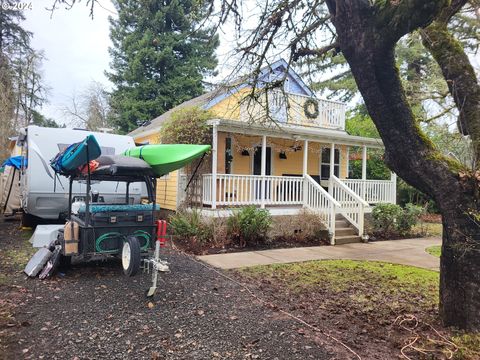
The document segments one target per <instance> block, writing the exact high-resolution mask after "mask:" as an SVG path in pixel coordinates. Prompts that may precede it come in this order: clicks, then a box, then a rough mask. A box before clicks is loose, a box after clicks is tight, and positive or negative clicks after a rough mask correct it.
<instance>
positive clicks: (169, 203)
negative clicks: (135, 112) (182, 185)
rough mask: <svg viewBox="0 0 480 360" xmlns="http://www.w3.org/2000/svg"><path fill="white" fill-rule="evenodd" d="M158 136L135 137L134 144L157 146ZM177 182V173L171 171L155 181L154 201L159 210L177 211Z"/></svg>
mask: <svg viewBox="0 0 480 360" xmlns="http://www.w3.org/2000/svg"><path fill="white" fill-rule="evenodd" d="M159 140H160V134H159V133H154V134H151V135H148V136H142V137H135V142H137V143H142V142H148V143H149V144H158V142H159ZM177 180H178V171H173V172H171V173H170V174H168V175H167V176H164V177H161V178H160V179H158V180H157V194H156V201H157V204H158V205H159V206H160V208H161V209H167V210H176V209H177Z"/></svg>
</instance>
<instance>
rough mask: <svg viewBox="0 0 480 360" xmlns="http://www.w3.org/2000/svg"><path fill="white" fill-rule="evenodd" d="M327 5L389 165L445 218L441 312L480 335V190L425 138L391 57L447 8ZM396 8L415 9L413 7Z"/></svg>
mask: <svg viewBox="0 0 480 360" xmlns="http://www.w3.org/2000/svg"><path fill="white" fill-rule="evenodd" d="M327 4H328V6H329V9H330V13H331V15H332V21H333V23H334V25H335V27H336V30H337V35H338V38H337V42H338V43H339V44H340V48H341V50H342V52H343V54H344V56H345V58H346V59H347V61H348V63H349V65H350V68H351V70H352V73H353V76H354V77H355V80H356V83H357V85H358V88H359V90H360V92H361V94H362V96H363V99H364V101H365V105H366V106H367V109H368V111H369V114H370V116H371V117H372V119H373V121H374V123H375V125H376V127H377V128H378V130H379V133H380V136H381V138H382V140H383V142H384V144H385V155H386V158H385V160H386V162H387V164H388V165H389V167H390V168H391V169H392V170H394V171H395V172H396V173H397V174H398V175H400V176H401V177H402V178H403V179H404V180H405V181H407V182H408V183H409V184H410V185H412V186H414V187H416V188H417V189H419V190H421V191H422V192H424V193H426V194H429V195H430V196H432V197H433V198H434V199H435V200H436V202H437V204H438V206H439V208H440V210H441V213H442V215H443V224H444V236H443V254H442V258H441V286H440V289H441V291H440V298H441V299H440V308H441V310H440V313H441V315H442V318H443V320H444V323H445V325H455V326H458V327H460V328H464V329H470V330H480V316H479V313H480V226H479V223H480V216H479V215H478V214H479V205H478V201H479V198H478V186H479V183H478V180H477V179H476V177H475V176H474V175H473V174H468V173H465V172H464V170H463V169H461V167H460V166H459V165H458V164H457V163H456V162H454V161H451V160H449V159H447V158H445V157H444V156H442V155H441V154H440V152H439V151H437V150H436V149H435V148H434V146H433V144H432V143H431V142H430V141H429V140H428V139H427V138H426V137H425V136H424V135H423V134H422V132H421V130H420V128H419V126H418V124H417V121H416V119H415V117H414V115H413V113H412V110H411V108H410V106H409V104H408V101H407V99H406V96H405V92H404V89H403V87H402V85H401V80H400V77H399V75H398V70H397V68H396V64H395V56H394V47H395V43H396V42H397V41H398V39H399V38H400V37H401V36H402V35H403V34H405V33H408V32H409V31H411V30H413V29H414V28H416V27H418V26H426V25H428V24H429V22H430V21H431V19H432V18H433V16H434V15H435V14H436V13H438V11H439V10H440V9H441V7H442V6H443V5H442V4H441V1H433V0H432V1H430V2H428V1H424V0H418V4H417V5H418V11H415V12H414V13H413V15H412V13H408V12H402V11H404V10H405V9H397V8H395V7H394V5H385V7H386V9H385V12H384V13H382V12H381V11H378V8H377V9H373V8H372V6H373V5H371V3H370V2H367V1H360V0H337V1H335V0H327ZM387 4H388V2H387ZM396 4H403V5H408V6H411V7H413V8H415V0H410V1H408V0H404V1H403V2H397V3H396ZM400 6H401V5H400ZM435 6H438V8H435ZM396 10H401V11H399V12H396ZM429 19H430V21H429ZM405 24H408V25H405Z"/></svg>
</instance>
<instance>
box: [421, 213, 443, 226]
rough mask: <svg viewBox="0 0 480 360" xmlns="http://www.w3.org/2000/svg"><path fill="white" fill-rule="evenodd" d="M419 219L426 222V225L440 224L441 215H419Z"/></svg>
mask: <svg viewBox="0 0 480 360" xmlns="http://www.w3.org/2000/svg"><path fill="white" fill-rule="evenodd" d="M420 219H421V220H422V221H423V222H427V223H435V224H441V223H442V215H440V214H423V215H420Z"/></svg>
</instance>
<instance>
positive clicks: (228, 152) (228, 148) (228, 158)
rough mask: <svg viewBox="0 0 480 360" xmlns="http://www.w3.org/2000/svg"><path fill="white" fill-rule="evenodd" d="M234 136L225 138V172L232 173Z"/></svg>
mask: <svg viewBox="0 0 480 360" xmlns="http://www.w3.org/2000/svg"><path fill="white" fill-rule="evenodd" d="M232 161H233V154H232V138H229V137H227V138H226V139H225V174H231V173H232Z"/></svg>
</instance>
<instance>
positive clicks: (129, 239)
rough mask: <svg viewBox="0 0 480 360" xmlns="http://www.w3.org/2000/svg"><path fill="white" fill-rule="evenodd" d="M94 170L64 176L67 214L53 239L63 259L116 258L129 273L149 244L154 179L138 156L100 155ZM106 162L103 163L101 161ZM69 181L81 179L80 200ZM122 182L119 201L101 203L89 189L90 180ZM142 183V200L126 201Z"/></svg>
mask: <svg viewBox="0 0 480 360" xmlns="http://www.w3.org/2000/svg"><path fill="white" fill-rule="evenodd" d="M97 161H98V163H99V164H100V165H99V168H98V169H97V170H95V171H90V170H89V169H88V171H87V173H84V172H76V173H74V174H72V175H69V176H68V184H69V190H68V216H67V222H66V224H65V227H64V229H63V230H60V232H59V235H58V242H59V244H60V245H61V246H62V254H63V256H64V261H66V262H69V260H70V259H71V256H72V255H80V256H82V257H83V259H90V258H95V257H111V256H114V257H119V258H121V260H122V267H123V271H124V273H125V274H126V275H128V276H133V275H135V274H136V273H137V272H138V270H139V268H140V264H141V261H142V258H145V257H147V256H148V254H149V253H151V250H152V249H153V248H154V247H155V243H156V240H157V239H156V234H157V225H156V222H155V211H156V210H158V207H157V204H156V202H155V190H156V184H157V179H156V177H155V174H154V173H153V171H152V169H151V167H150V166H149V165H148V164H147V163H146V162H144V161H143V160H140V159H135V158H128V157H125V156H101V157H100V158H98V159H97ZM102 164H107V165H102ZM75 182H83V183H85V193H84V194H83V196H82V197H81V200H78V198H76V195H75V194H74V192H73V187H74V183H75ZM94 182H95V183H102V184H103V183H111V184H117V185H118V184H123V186H122V188H123V189H125V191H124V193H123V196H124V201H123V202H119V201H118V199H117V201H115V203H111V202H108V201H106V200H105V199H106V198H104V197H102V196H101V193H98V192H96V191H94V190H92V183H94ZM141 184H143V186H145V188H146V189H147V194H148V196H147V198H146V199H144V203H142V204H132V203H131V202H130V189H131V188H132V187H134V186H140V185H141Z"/></svg>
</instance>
